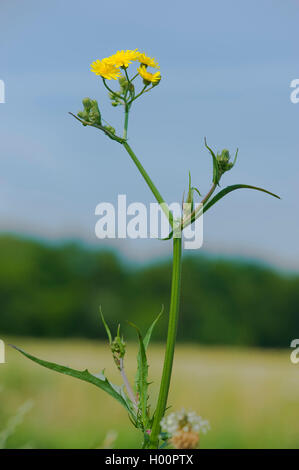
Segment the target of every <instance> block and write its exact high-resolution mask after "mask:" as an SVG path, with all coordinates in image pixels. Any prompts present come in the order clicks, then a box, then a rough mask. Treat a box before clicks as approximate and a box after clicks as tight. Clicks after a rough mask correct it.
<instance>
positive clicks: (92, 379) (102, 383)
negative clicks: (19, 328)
mask: <svg viewBox="0 0 299 470" xmlns="http://www.w3.org/2000/svg"><path fill="white" fill-rule="evenodd" d="M10 346H12V347H13V348H14V349H16V350H17V351H19V352H20V353H21V354H23V355H24V356H26V357H27V358H28V359H30V360H31V361H33V362H36V363H37V364H39V365H41V366H43V367H46V368H47V369H51V370H54V371H55V372H59V373H61V374H65V375H70V376H71V377H75V378H76V379H80V380H84V381H85V382H89V383H91V384H93V385H95V386H96V387H98V388H100V389H102V390H104V392H106V393H108V394H109V395H110V396H111V397H113V398H115V400H117V401H118V402H119V403H120V404H121V405H122V406H123V407H124V408H125V409H126V410H127V411H128V412H129V414H130V415H131V416H132V417H133V418H134V419H135V415H134V413H133V406H132V403H131V401H130V400H129V398H128V397H127V396H126V395H125V393H124V391H123V388H122V387H119V386H117V385H114V384H112V383H111V382H109V380H108V379H107V378H106V377H105V376H104V373H103V372H102V373H100V374H99V375H97V376H96V375H93V374H91V373H90V372H89V371H88V370H87V369H86V370H84V371H80V370H76V369H71V368H70V367H66V366H61V365H59V364H56V363H54V362H48V361H44V360H42V359H38V358H37V357H35V356H32V355H31V354H28V353H27V352H25V351H23V350H22V349H20V348H18V347H17V346H14V345H13V344H11V345H10Z"/></svg>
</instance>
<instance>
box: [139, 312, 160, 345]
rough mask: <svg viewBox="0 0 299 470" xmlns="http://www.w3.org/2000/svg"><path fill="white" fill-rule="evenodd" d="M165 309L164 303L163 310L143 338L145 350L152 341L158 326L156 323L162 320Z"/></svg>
mask: <svg viewBox="0 0 299 470" xmlns="http://www.w3.org/2000/svg"><path fill="white" fill-rule="evenodd" d="M163 311H164V305H162V309H161V312H160V313H159V315H158V316H157V318H156V319H155V320H154V321H153V323H152V324H151V326H150V327H149V329H148V330H147V332H146V335H145V337H144V339H143V344H144V348H145V351H146V350H147V347H148V345H149V342H150V339H151V336H152V332H153V330H154V328H155V326H156V324H157V323H158V321H159V320H160V318H161V315H162V313H163Z"/></svg>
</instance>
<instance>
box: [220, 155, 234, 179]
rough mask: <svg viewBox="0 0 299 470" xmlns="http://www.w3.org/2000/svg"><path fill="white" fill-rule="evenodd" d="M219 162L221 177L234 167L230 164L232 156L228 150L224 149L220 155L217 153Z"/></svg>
mask: <svg viewBox="0 0 299 470" xmlns="http://www.w3.org/2000/svg"><path fill="white" fill-rule="evenodd" d="M217 162H218V167H219V172H220V174H221V175H222V174H223V173H225V172H226V171H229V170H231V168H232V167H233V166H234V164H233V163H232V162H230V154H229V151H228V150H227V149H223V150H222V152H221V153H220V154H219V153H217Z"/></svg>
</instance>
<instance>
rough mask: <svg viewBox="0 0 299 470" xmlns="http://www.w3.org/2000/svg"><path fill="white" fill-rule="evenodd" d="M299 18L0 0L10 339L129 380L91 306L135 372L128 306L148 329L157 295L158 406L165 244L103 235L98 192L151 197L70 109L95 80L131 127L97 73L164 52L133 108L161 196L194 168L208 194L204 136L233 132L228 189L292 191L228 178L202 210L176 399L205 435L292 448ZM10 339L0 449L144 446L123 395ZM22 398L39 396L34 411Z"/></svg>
mask: <svg viewBox="0 0 299 470" xmlns="http://www.w3.org/2000/svg"><path fill="white" fill-rule="evenodd" d="M298 19H299V1H298V0H288V1H287V2H279V1H272V0H271V1H270V0H264V2H258V1H257V0H253V1H251V2H250V3H248V2H245V1H241V2H240V1H237V0H228V1H226V2H221V1H220V0H212V1H210V2H203V1H193V0H190V1H188V2H185V3H184V5H183V4H182V3H181V2H178V1H175V0H172V1H171V2H170V1H169V0H167V1H165V2H162V3H161V2H158V1H156V0H153V1H152V2H150V3H148V4H141V3H140V2H137V1H135V0H134V1H130V0H129V1H128V2H126V3H123V2H120V1H115V2H114V3H113V4H112V3H109V4H108V3H107V2H106V3H104V2H99V1H96V0H88V1H86V2H84V3H82V2H79V1H77V0H72V1H70V0H66V1H64V2H60V1H58V0H52V1H51V2H50V1H44V2H38V1H37V0H27V2H22V1H21V0H9V1H8V0H2V2H1V15H0V40H1V67H0V79H1V80H3V81H4V83H5V103H2V104H0V119H1V125H0V338H1V339H3V340H4V341H5V342H6V343H9V342H13V343H15V344H17V345H18V346H20V347H23V348H24V349H25V350H27V351H28V352H31V353H32V354H35V355H37V356H39V357H41V358H44V359H47V360H50V361H57V362H60V363H63V364H68V365H69V366H72V367H77V368H82V369H83V368H86V367H88V368H89V369H90V370H91V371H92V372H99V370H100V369H102V368H104V367H105V369H106V372H107V374H108V376H109V378H111V379H112V380H114V381H115V382H119V383H120V379H119V377H117V370H115V367H114V365H113V363H112V360H111V358H110V355H109V348H108V347H107V344H105V341H106V339H105V334H104V329H103V327H102V326H101V324H100V321H99V313H98V308H99V305H101V306H102V309H103V312H104V314H105V317H106V319H107V321H108V322H109V324H110V326H111V327H112V328H115V329H116V327H117V324H118V323H119V322H120V323H121V325H122V331H123V333H124V335H125V338H126V339H127V341H128V360H127V364H128V365H127V367H128V372H129V376H130V378H133V377H134V369H135V367H136V365H135V352H136V347H137V346H136V344H135V335H134V331H132V329H131V327H130V326H129V325H128V324H127V323H126V320H130V321H132V322H134V323H137V324H138V325H139V326H140V328H141V329H142V331H145V329H146V328H147V326H148V325H149V324H150V322H151V321H152V320H153V318H154V317H155V316H156V315H157V314H158V313H159V311H160V310H161V305H162V304H164V306H165V312H164V315H163V317H162V319H161V320H160V323H159V326H158V327H157V329H156V331H155V334H154V337H153V340H154V343H153V345H152V346H151V348H150V378H151V379H152V380H153V381H154V383H153V385H152V386H151V388H152V401H153V404H154V400H155V398H156V396H157V392H158V384H159V379H160V374H161V368H162V362H163V344H162V343H163V341H164V340H165V336H166V331H167V314H168V306H169V291H170V280H171V242H170V241H164V242H162V241H159V240H129V239H128V240H124V239H122V240H119V239H116V240H98V239H97V238H96V236H95V232H94V228H95V223H96V221H97V217H96V216H95V207H96V206H97V204H98V203H100V202H111V203H114V204H116V201H117V195H118V194H126V196H127V201H128V204H129V203H130V202H135V201H140V202H143V203H145V204H147V205H149V204H150V203H151V202H153V199H152V195H151V193H150V192H149V190H148V188H147V187H146V186H145V184H144V182H143V180H142V178H141V177H140V175H139V174H138V173H137V170H136V168H135V167H134V166H133V164H132V162H131V161H130V160H129V158H128V156H127V155H126V154H125V152H124V150H123V149H122V147H121V146H120V145H118V144H117V143H115V142H112V141H111V140H109V139H107V138H106V137H105V136H104V135H103V134H102V133H98V132H96V130H95V129H91V128H84V127H82V126H81V125H80V124H79V123H77V122H75V121H74V119H72V118H71V117H70V116H69V115H68V111H72V112H77V111H78V110H79V109H81V100H82V98H83V97H85V96H90V97H91V98H95V99H97V100H98V102H99V105H100V108H101V111H102V114H103V116H104V118H105V119H107V121H109V122H111V123H112V124H114V125H115V127H116V128H117V129H120V128H121V123H122V119H123V116H122V111H121V109H119V108H116V109H114V108H112V107H111V105H110V103H109V100H108V98H107V95H106V93H105V91H104V89H103V87H102V83H101V80H99V78H98V77H96V76H95V75H94V74H92V73H91V72H90V63H91V62H92V61H94V60H96V59H101V58H103V57H105V56H108V55H111V54H113V53H114V52H115V51H116V50H119V49H135V48H138V49H139V50H140V51H145V52H146V53H147V54H148V55H150V56H154V57H155V58H156V59H157V60H158V62H159V64H160V66H161V74H162V81H161V83H160V85H159V86H158V87H157V88H155V89H154V90H153V92H152V93H149V94H147V95H145V96H144V97H142V98H141V99H140V100H138V101H137V103H136V106H134V108H132V112H131V116H130V123H129V142H130V145H131V146H132V147H133V149H134V150H135V151H136V153H137V155H138V156H140V159H141V161H142V163H143V165H144V166H145V168H146V169H147V170H148V172H149V174H150V175H151V176H152V178H153V180H154V181H155V183H156V185H157V186H158V188H159V189H160V191H161V193H162V194H163V196H164V198H165V200H166V201H167V202H169V203H170V202H173V201H180V200H181V198H182V194H183V191H184V190H186V189H187V187H188V172H189V170H190V172H191V175H192V182H193V183H194V184H195V185H196V186H198V187H199V189H200V191H201V192H202V193H203V194H205V193H206V192H207V190H208V189H209V186H210V184H211V171H212V168H211V163H212V162H211V158H210V156H209V155H208V154H207V151H206V150H205V148H204V145H203V142H204V137H205V136H206V137H207V139H208V143H209V145H210V146H211V147H212V148H214V149H215V150H219V151H221V150H222V149H223V148H228V149H230V151H231V152H232V153H234V152H235V150H236V148H237V147H238V148H239V158H238V161H237V164H236V166H235V167H234V169H233V170H232V171H231V172H229V173H227V174H226V175H225V176H224V177H223V180H222V187H225V186H226V185H230V184H235V183H244V184H253V185H256V186H262V187H265V188H266V189H268V190H270V191H273V192H275V193H278V194H279V195H280V196H281V197H282V199H281V200H280V201H278V200H277V199H274V198H271V197H270V196H267V195H265V194H262V193H258V192H253V191H248V190H240V191H239V192H235V193H232V194H230V195H229V196H227V198H226V199H223V200H221V202H220V203H219V204H217V206H214V207H213V209H212V210H211V211H209V212H208V214H207V215H206V216H205V219H204V244H203V247H202V249H201V250H199V251H186V252H185V253H184V260H183V276H182V297H181V310H180V326H179V331H178V348H177V352H176V357H175V368H174V375H173V382H172V391H171V395H170V400H169V403H170V404H171V405H172V409H177V408H180V407H182V406H184V407H187V408H188V407H190V408H191V409H194V410H196V411H197V412H198V413H199V414H201V415H202V416H203V418H205V419H208V420H209V421H210V423H211V428H212V429H211V431H210V432H209V433H208V434H207V435H206V436H203V437H202V440H201V447H203V448H208V447H210V448H217V447H218V448H252V447H261V448H267V447H272V448H279V447H285V448H298V445H299V440H298V435H299V424H298V420H296V416H297V415H298V412H299V400H298V392H299V365H297V366H296V365H294V364H292V363H291V361H290V352H291V349H290V342H291V341H292V340H293V339H294V338H296V337H298V336H299V318H298V304H299V275H298V271H299V246H298V243H297V240H298V233H299V222H298V219H297V216H296V213H297V212H298V209H297V200H298V192H299V189H298V184H297V176H298V170H299V159H298V158H297V156H298V150H299V141H298V118H299V104H297V105H296V104H294V103H292V102H291V100H290V94H291V91H292V89H291V88H290V84H291V81H292V80H294V79H296V78H299V66H298V50H297V49H298V48H297V44H298ZM6 356H7V357H6V360H7V363H6V364H0V396H1V400H0V433H1V431H2V430H5V429H6V434H5V436H6V437H5V438H4V437H3V436H4V434H3V433H2V434H0V448H1V442H2V446H4V445H6V446H8V447H24V446H25V447H26V446H27V447H33V448H38V447H44V448H65V447H85V448H93V447H101V446H104V447H105V446H108V445H113V446H116V447H119V448H121V447H123V448H126V447H129V448H132V447H138V445H139V436H138V434H136V433H135V432H134V431H132V432H131V433H129V432H128V423H127V416H126V414H125V412H123V411H122V410H121V409H119V408H118V407H116V406H114V404H113V402H112V399H110V398H109V397H106V396H104V394H103V393H102V392H100V391H98V390H97V389H93V387H92V386H90V385H88V384H84V383H80V382H76V381H75V380H74V379H71V378H69V377H64V376H56V375H55V373H54V372H50V371H46V370H43V369H41V368H39V367H38V366H37V365H35V364H33V363H29V361H28V360H26V359H25V358H23V357H20V355H18V353H17V352H16V351H13V350H8V348H7V349H6ZM24 403H25V406H26V403H32V404H33V406H32V407H28V410H27V408H26V410H27V411H26V415H24V416H23V415H22V413H23V411H22V410H23V409H22V408H21V412H20V407H22V406H24ZM29 408H30V409H29ZM18 410H19V411H18ZM18 413H19V414H18ZM20 413H21V415H22V416H23V417H22V418H20V419H19V418H18V416H20ZM23 414H24V413H23ZM13 417H17V419H16V421H18V419H19V426H18V427H17V428H16V429H14V423H11V420H12V419H13ZM9 426H10V427H9ZM9 429H10V431H9ZM7 430H8V431H7ZM1 436H2V441H1ZM111 436H112V437H113V439H112V438H111ZM110 441H113V443H112V444H111V442H110Z"/></svg>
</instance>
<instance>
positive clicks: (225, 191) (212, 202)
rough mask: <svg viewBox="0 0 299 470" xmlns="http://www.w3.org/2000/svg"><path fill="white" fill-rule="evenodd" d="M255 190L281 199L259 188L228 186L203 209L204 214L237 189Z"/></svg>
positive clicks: (239, 185) (243, 185)
mask: <svg viewBox="0 0 299 470" xmlns="http://www.w3.org/2000/svg"><path fill="white" fill-rule="evenodd" d="M243 188H244V189H255V190H256V191H262V192H263V193H266V194H269V195H270V196H273V197H276V198H277V199H280V197H279V196H277V194H274V193H271V191H267V189H263V188H259V187H257V186H251V185H249V184H233V185H232V186H227V187H226V188H224V189H222V191H220V192H219V193H218V194H216V196H214V197H213V199H211V200H210V201H209V202H208V203H207V204H206V205H205V206H204V208H203V212H206V211H207V210H209V209H210V208H211V207H212V206H213V205H214V204H216V202H218V201H219V200H220V199H222V198H223V197H224V196H226V195H227V194H229V193H231V192H232V191H235V190H236V189H243Z"/></svg>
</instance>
